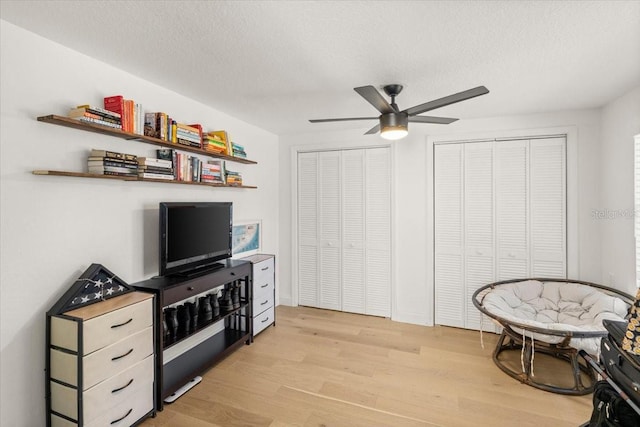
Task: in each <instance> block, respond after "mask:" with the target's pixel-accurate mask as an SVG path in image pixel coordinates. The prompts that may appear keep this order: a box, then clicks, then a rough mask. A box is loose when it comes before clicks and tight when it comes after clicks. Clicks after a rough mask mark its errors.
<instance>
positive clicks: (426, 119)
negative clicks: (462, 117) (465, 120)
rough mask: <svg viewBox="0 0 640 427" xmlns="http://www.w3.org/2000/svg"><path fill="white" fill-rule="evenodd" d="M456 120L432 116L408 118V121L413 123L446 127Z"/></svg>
mask: <svg viewBox="0 0 640 427" xmlns="http://www.w3.org/2000/svg"><path fill="white" fill-rule="evenodd" d="M456 120H458V119H452V118H449V117H433V116H413V117H409V121H410V122H413V123H436V124H440V125H448V124H449V123H453V122H455V121H456Z"/></svg>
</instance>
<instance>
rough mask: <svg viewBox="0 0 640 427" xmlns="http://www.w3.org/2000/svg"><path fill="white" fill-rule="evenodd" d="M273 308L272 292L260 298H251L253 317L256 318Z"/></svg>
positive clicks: (255, 296)
mask: <svg viewBox="0 0 640 427" xmlns="http://www.w3.org/2000/svg"><path fill="white" fill-rule="evenodd" d="M272 307H273V291H272V292H269V293H266V294H264V295H262V296H257V295H254V297H253V317H254V318H255V317H257V316H258V315H259V314H261V313H262V312H263V311H265V310H266V309H268V308H272Z"/></svg>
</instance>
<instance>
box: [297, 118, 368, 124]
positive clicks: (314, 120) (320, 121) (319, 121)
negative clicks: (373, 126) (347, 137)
mask: <svg viewBox="0 0 640 427" xmlns="http://www.w3.org/2000/svg"><path fill="white" fill-rule="evenodd" d="M350 120H378V117H348V118H344V119H312V120H309V121H310V122H311V123H325V122H346V121H350Z"/></svg>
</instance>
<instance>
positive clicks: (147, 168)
mask: <svg viewBox="0 0 640 427" xmlns="http://www.w3.org/2000/svg"><path fill="white" fill-rule="evenodd" d="M140 171H142V172H153V173H162V174H168V175H173V168H161V167H156V166H142V165H140V166H138V172H140Z"/></svg>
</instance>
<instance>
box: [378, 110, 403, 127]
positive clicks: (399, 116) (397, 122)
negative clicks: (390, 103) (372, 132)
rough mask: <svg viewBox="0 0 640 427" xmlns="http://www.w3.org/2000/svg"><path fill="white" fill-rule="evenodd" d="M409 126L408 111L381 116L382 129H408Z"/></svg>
mask: <svg viewBox="0 0 640 427" xmlns="http://www.w3.org/2000/svg"><path fill="white" fill-rule="evenodd" d="M408 126H409V115H408V114H407V113H402V112H400V113H387V114H383V115H381V116H380V127H381V128H382V129H385V128H386V129H407V127H408Z"/></svg>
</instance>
